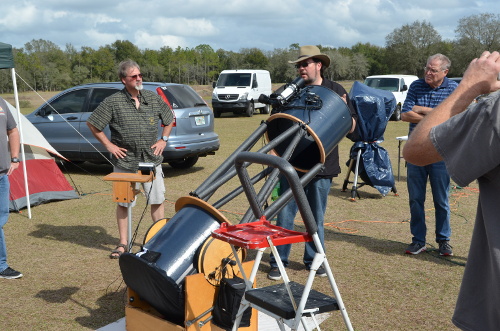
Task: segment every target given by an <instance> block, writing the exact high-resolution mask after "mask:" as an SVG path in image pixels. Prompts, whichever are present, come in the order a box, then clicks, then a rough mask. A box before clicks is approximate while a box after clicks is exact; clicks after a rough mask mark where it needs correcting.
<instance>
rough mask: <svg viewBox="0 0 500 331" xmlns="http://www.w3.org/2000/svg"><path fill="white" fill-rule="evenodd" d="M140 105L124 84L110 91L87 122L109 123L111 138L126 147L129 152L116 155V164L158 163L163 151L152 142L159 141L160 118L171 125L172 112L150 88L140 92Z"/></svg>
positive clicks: (130, 167)
mask: <svg viewBox="0 0 500 331" xmlns="http://www.w3.org/2000/svg"><path fill="white" fill-rule="evenodd" d="M139 101H140V102H139V108H136V106H135V100H133V99H132V95H131V94H130V93H128V91H127V90H126V89H125V88H124V89H122V90H120V91H119V92H116V93H115V94H112V95H110V96H109V97H107V98H106V99H104V101H103V102H101V104H100V105H99V106H98V107H97V108H96V109H95V110H94V112H93V113H92V115H90V117H89V119H88V122H89V123H90V124H92V125H93V126H94V127H95V128H96V129H98V130H100V131H102V130H104V128H105V127H106V125H109V128H110V130H111V139H110V141H111V142H112V143H113V144H115V145H116V146H118V147H122V148H125V149H126V150H127V156H126V157H124V158H123V159H116V160H115V161H116V164H115V165H116V166H118V167H120V168H123V169H127V170H131V171H137V169H138V166H139V162H152V163H154V164H155V165H159V164H160V163H162V161H163V156H162V155H154V153H153V152H154V150H153V149H152V148H151V146H152V145H154V144H155V142H156V141H158V120H161V121H162V124H163V125H169V124H170V123H171V122H172V120H173V114H172V111H171V110H170V108H169V107H168V105H167V104H166V103H165V102H164V101H163V100H162V99H161V97H160V96H159V95H157V94H156V93H154V92H152V91H149V90H142V91H141V92H140V93H139Z"/></svg>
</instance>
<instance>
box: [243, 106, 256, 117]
mask: <svg viewBox="0 0 500 331" xmlns="http://www.w3.org/2000/svg"><path fill="white" fill-rule="evenodd" d="M254 111H255V108H254V105H253V102H250V103H249V104H248V107H247V111H246V112H245V114H246V115H247V116H248V117H252V116H253V113H254Z"/></svg>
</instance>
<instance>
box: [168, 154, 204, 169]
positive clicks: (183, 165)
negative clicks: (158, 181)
mask: <svg viewBox="0 0 500 331" xmlns="http://www.w3.org/2000/svg"><path fill="white" fill-rule="evenodd" d="M196 162H198V156H190V157H187V158H185V159H184V160H178V161H170V162H168V164H169V165H170V166H171V167H172V168H175V169H187V168H191V167H192V166H194V165H195V164H196Z"/></svg>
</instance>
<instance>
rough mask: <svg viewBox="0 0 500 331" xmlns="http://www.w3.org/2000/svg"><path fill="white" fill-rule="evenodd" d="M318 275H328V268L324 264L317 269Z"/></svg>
mask: <svg viewBox="0 0 500 331" xmlns="http://www.w3.org/2000/svg"><path fill="white" fill-rule="evenodd" d="M316 276H317V277H326V270H325V268H323V266H321V267H319V268H318V270H316Z"/></svg>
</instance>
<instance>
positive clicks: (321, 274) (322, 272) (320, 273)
mask: <svg viewBox="0 0 500 331" xmlns="http://www.w3.org/2000/svg"><path fill="white" fill-rule="evenodd" d="M306 270H307V271H311V268H310V267H306ZM316 276H317V277H326V270H325V268H323V266H320V267H319V268H318V270H316Z"/></svg>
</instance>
